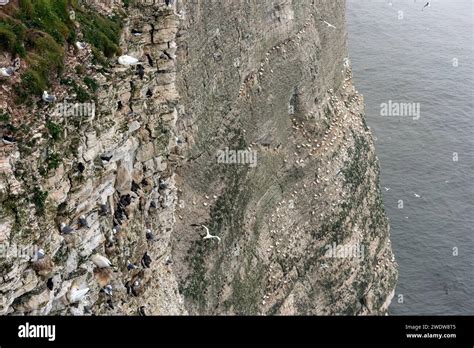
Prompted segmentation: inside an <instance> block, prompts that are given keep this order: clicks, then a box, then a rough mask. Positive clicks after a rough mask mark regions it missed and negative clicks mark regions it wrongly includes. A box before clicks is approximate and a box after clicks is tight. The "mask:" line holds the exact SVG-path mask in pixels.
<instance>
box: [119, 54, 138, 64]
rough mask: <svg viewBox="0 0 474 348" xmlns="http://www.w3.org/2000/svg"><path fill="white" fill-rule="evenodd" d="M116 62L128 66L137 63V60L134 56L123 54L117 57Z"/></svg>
mask: <svg viewBox="0 0 474 348" xmlns="http://www.w3.org/2000/svg"><path fill="white" fill-rule="evenodd" d="M118 62H119V64H121V65H125V66H130V65H137V64H138V63H139V60H138V59H137V58H135V57H132V56H127V55H124V56H120V57H119V59H118Z"/></svg>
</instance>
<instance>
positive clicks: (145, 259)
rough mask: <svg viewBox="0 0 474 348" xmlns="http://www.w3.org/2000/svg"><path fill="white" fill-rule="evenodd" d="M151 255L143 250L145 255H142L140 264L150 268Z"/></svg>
mask: <svg viewBox="0 0 474 348" xmlns="http://www.w3.org/2000/svg"><path fill="white" fill-rule="evenodd" d="M151 261H152V260H151V257H150V256H149V255H148V253H147V252H145V255H143V257H142V261H141V264H142V266H143V267H144V268H150V265H151Z"/></svg>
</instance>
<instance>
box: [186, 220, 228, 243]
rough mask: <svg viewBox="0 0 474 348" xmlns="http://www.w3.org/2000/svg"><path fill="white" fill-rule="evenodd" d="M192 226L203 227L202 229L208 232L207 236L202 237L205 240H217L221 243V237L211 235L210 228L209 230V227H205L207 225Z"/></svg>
mask: <svg viewBox="0 0 474 348" xmlns="http://www.w3.org/2000/svg"><path fill="white" fill-rule="evenodd" d="M191 226H201V227H202V228H204V229H205V230H206V235H205V236H204V237H202V239H203V240H205V239H212V238H215V239H217V242H220V241H221V238H220V237H219V236H213V235H211V234H210V233H209V228H207V226H205V225H196V224H193V225H191Z"/></svg>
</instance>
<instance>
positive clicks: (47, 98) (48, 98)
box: [43, 91, 56, 103]
mask: <svg viewBox="0 0 474 348" xmlns="http://www.w3.org/2000/svg"><path fill="white" fill-rule="evenodd" d="M43 101H45V102H46V103H54V102H55V101H56V97H55V96H54V95H49V94H48V92H47V91H43Z"/></svg>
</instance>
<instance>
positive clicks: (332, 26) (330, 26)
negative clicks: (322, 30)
mask: <svg viewBox="0 0 474 348" xmlns="http://www.w3.org/2000/svg"><path fill="white" fill-rule="evenodd" d="M321 20H322V19H321ZM322 21H323V23H324V24H326V25H327V26H328V27H329V28H334V29H337V28H336V27H335V26H334V25H332V24H331V23H329V22H326V21H324V20H322Z"/></svg>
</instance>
